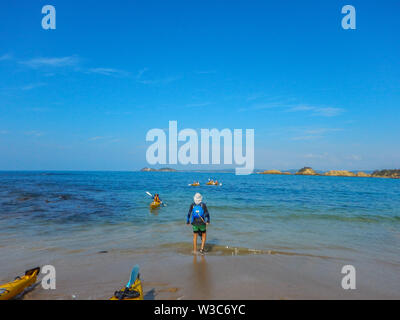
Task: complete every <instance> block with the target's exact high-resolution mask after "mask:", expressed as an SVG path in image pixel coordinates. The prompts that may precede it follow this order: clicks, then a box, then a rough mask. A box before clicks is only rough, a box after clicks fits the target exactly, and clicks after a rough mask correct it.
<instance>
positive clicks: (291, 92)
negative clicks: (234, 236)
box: [0, 0, 400, 170]
mask: <svg viewBox="0 0 400 320" xmlns="http://www.w3.org/2000/svg"><path fill="white" fill-rule="evenodd" d="M46 4H52V5H54V6H55V8H56V12H57V29H56V30H43V29H42V27H41V19H42V17H43V15H42V13H41V8H42V6H43V5H46ZM346 4H351V5H353V6H354V7H355V8H356V12H357V29H356V30H343V29H342V28H341V19H342V17H343V15H342V14H341V8H342V7H343V6H344V5H346ZM399 16H400V3H399V2H398V1H394V0H393V1H336V0H329V1H320V0H319V1H311V0H310V1H294V0H293V1H218V0H217V1H215V0H214V1H125V0H114V1H106V0H105V1H87V0H84V1H71V0H69V1H58V0H51V1H32V0H30V1H28V0H26V1H20V0H19V1H14V0H13V1H11V0H5V1H1V3H0V40H1V42H0V43H1V45H0V169H1V170H132V169H140V168H141V167H143V166H146V165H147V164H146V160H145V152H146V149H147V147H148V146H149V144H150V143H148V142H146V141H145V136H146V133H147V131H148V130H150V129H152V128H167V127H168V121H169V120H177V121H178V127H179V129H183V128H194V129H198V128H218V129H223V128H231V129H234V128H242V129H246V128H254V129H255V148H256V149H255V167H256V168H265V169H273V168H275V169H292V168H300V167H303V166H312V167H313V168H315V169H320V170H326V169H349V170H355V169H363V170H367V169H379V168H394V167H400V148H399V141H400V134H399V119H400V117H399V116H400V114H399V107H400V64H399V57H400V41H399V32H400V19H398V17H399Z"/></svg>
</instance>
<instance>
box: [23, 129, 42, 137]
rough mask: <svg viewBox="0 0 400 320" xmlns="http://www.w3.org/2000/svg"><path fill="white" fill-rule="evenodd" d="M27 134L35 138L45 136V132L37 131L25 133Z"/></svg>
mask: <svg viewBox="0 0 400 320" xmlns="http://www.w3.org/2000/svg"><path fill="white" fill-rule="evenodd" d="M25 134H26V135H27V136H33V137H41V136H43V135H44V133H43V132H40V131H36V130H32V131H27V132H25Z"/></svg>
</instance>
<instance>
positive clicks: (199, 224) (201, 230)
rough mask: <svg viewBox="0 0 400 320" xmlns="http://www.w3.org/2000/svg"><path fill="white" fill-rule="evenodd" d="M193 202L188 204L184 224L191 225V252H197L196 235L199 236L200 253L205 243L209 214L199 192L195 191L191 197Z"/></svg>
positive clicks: (202, 251)
mask: <svg viewBox="0 0 400 320" xmlns="http://www.w3.org/2000/svg"><path fill="white" fill-rule="evenodd" d="M193 200H194V203H192V204H191V205H190V208H189V212H188V215H187V219H186V224H188V225H189V224H191V225H192V227H193V252H194V253H196V252H197V236H198V235H199V236H200V237H201V249H200V253H204V245H205V244H206V231H207V225H208V224H209V223H210V214H209V212H208V210H207V206H206V204H205V203H204V202H203V197H202V196H201V194H200V193H196V194H195V195H194V197H193Z"/></svg>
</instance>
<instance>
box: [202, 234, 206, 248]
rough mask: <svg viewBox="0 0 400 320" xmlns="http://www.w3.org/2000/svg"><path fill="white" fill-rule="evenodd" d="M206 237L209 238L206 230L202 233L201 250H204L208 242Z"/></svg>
mask: <svg viewBox="0 0 400 320" xmlns="http://www.w3.org/2000/svg"><path fill="white" fill-rule="evenodd" d="M206 238H207V234H206V233H205V232H203V233H202V234H201V250H204V246H205V244H206Z"/></svg>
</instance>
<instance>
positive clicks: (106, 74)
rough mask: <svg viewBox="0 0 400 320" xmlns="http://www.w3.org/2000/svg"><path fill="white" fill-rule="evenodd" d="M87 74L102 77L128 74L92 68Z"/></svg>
mask: <svg viewBox="0 0 400 320" xmlns="http://www.w3.org/2000/svg"><path fill="white" fill-rule="evenodd" d="M87 73H96V74H101V75H103V76H128V75H129V72H126V71H123V70H118V69H113V68H92V69H89V70H88V71H87Z"/></svg>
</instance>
